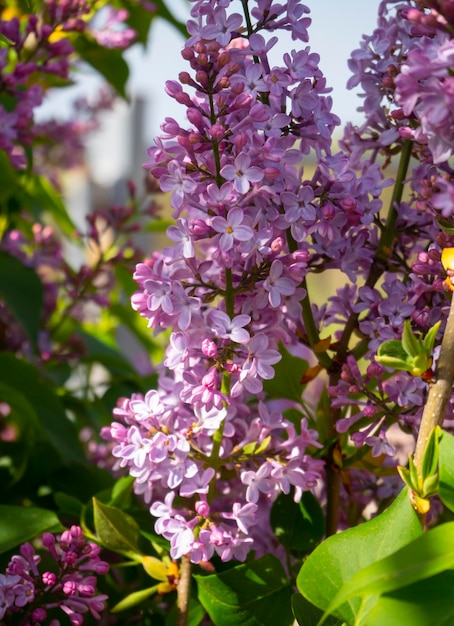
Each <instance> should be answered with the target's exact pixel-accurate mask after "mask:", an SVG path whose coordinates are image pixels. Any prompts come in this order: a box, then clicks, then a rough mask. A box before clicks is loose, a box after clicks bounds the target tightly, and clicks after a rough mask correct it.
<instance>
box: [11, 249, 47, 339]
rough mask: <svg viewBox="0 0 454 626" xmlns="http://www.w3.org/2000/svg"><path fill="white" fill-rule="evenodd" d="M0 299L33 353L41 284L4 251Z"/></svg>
mask: <svg viewBox="0 0 454 626" xmlns="http://www.w3.org/2000/svg"><path fill="white" fill-rule="evenodd" d="M0 298H1V299H2V300H3V301H4V303H5V304H6V306H7V307H8V308H9V310H10V311H11V313H12V314H13V315H14V316H15V318H16V319H17V321H18V322H19V323H20V324H21V326H22V327H23V329H24V331H25V332H26V334H27V336H28V338H29V340H30V343H31V345H32V346H33V347H34V349H35V350H36V348H37V342H38V333H39V329H40V324H41V309H42V305H43V284H42V282H41V280H40V278H39V276H38V274H37V273H36V272H35V270H34V269H32V268H31V267H27V266H26V265H24V264H23V263H22V261H20V260H19V259H17V258H16V257H14V256H12V255H11V254H8V253H6V252H4V251H3V250H0Z"/></svg>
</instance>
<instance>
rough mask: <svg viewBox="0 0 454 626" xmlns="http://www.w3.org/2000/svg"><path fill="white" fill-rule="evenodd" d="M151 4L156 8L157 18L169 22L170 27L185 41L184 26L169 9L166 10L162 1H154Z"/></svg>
mask: <svg viewBox="0 0 454 626" xmlns="http://www.w3.org/2000/svg"><path fill="white" fill-rule="evenodd" d="M153 4H155V5H156V6H157V8H158V11H157V13H158V15H159V17H161V18H162V19H164V20H166V21H167V22H169V24H172V26H174V27H175V28H176V29H177V30H178V32H179V33H180V34H181V35H183V37H184V38H185V39H187V37H188V31H187V30H186V25H185V24H184V23H183V22H180V21H179V20H177V19H176V17H175V16H174V15H173V13H171V12H170V11H169V9H168V8H167V5H166V3H165V2H164V0H154V1H153Z"/></svg>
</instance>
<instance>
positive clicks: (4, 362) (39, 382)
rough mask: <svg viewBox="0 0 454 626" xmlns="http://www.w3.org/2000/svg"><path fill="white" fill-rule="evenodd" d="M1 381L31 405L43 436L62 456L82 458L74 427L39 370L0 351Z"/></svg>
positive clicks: (75, 459)
mask: <svg viewBox="0 0 454 626" xmlns="http://www.w3.org/2000/svg"><path fill="white" fill-rule="evenodd" d="M0 372H2V382H4V383H5V384H6V385H10V386H11V387H13V388H14V389H15V390H16V391H18V392H19V393H20V394H22V395H23V397H24V398H25V400H26V401H27V402H28V403H29V404H30V405H31V406H32V407H33V408H34V410H35V411H36V414H37V416H38V419H39V421H40V424H41V426H42V428H43V429H44V432H45V433H46V436H47V439H48V440H49V441H50V442H51V444H52V445H53V446H54V448H55V450H56V451H57V452H58V454H59V455H60V456H61V457H62V458H64V459H65V460H67V461H69V462H71V461H75V462H77V461H79V462H81V463H84V462H85V455H84V453H83V450H82V446H81V443H80V440H79V436H78V431H77V429H76V428H75V426H74V424H72V423H71V422H70V421H69V419H68V418H67V416H66V413H65V410H64V408H63V405H62V403H61V401H60V398H59V397H58V396H57V395H56V394H55V392H54V390H53V387H52V386H51V385H50V384H49V383H48V382H47V380H46V379H45V378H44V377H43V376H41V374H40V372H39V371H38V370H37V369H36V368H35V367H33V366H32V365H30V364H29V363H26V362H25V361H21V360H20V359H17V358H16V357H15V356H14V355H13V354H11V353H9V352H2V353H0Z"/></svg>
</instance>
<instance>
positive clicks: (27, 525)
mask: <svg viewBox="0 0 454 626" xmlns="http://www.w3.org/2000/svg"><path fill="white" fill-rule="evenodd" d="M63 529H64V527H63V526H62V525H61V524H60V520H59V519H58V517H57V516H56V515H55V513H54V512H53V511H47V510H46V509H40V508H38V507H33V506H7V505H0V552H6V551H7V550H11V549H12V548H15V547H16V546H18V545H19V544H21V543H24V542H25V541H29V540H30V539H33V538H34V537H36V536H37V535H40V534H41V533H44V532H59V531H61V530H63Z"/></svg>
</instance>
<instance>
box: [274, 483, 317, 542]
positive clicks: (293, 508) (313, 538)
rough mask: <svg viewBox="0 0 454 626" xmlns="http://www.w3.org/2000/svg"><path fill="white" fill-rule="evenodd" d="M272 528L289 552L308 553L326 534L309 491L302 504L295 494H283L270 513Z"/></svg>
mask: <svg viewBox="0 0 454 626" xmlns="http://www.w3.org/2000/svg"><path fill="white" fill-rule="evenodd" d="M270 521H271V527H272V529H273V531H274V534H275V535H276V537H277V538H278V539H279V541H280V543H281V544H282V545H283V546H284V547H285V548H286V549H287V550H289V551H290V552H295V553H297V554H301V553H308V552H310V551H311V550H313V549H314V548H315V546H316V545H317V543H318V542H319V541H320V540H321V539H322V537H323V535H324V534H325V517H324V514H323V511H322V508H321V506H320V504H319V503H318V501H317V499H316V498H315V497H314V496H313V495H312V493H311V492H310V491H305V492H304V493H303V496H302V498H301V501H300V502H295V501H294V499H293V496H292V494H288V495H286V494H281V495H280V496H279V497H278V498H277V500H276V501H275V503H274V504H273V508H272V509H271V517H270Z"/></svg>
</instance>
